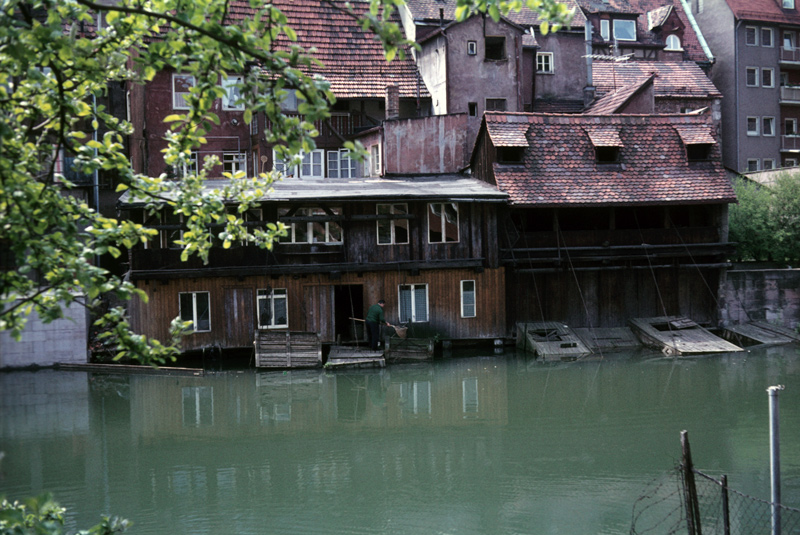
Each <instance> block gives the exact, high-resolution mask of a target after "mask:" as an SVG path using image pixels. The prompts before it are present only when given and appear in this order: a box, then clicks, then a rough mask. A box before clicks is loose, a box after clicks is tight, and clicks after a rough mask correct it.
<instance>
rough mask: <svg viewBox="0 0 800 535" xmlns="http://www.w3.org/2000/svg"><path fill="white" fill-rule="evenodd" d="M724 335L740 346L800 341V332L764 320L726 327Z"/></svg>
mask: <svg viewBox="0 0 800 535" xmlns="http://www.w3.org/2000/svg"><path fill="white" fill-rule="evenodd" d="M722 336H723V338H725V339H726V340H728V341H730V342H733V343H736V344H738V345H740V346H748V347H749V346H754V345H779V344H789V343H791V342H796V341H800V334H798V333H796V332H794V331H792V330H791V329H787V328H785V327H781V326H780V325H772V324H770V323H767V322H763V321H751V322H749V323H742V324H740V325H731V326H729V327H725V329H723V331H722Z"/></svg>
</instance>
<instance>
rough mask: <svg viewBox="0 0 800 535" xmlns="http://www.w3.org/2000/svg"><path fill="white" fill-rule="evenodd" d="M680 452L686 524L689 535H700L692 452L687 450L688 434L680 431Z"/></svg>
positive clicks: (698, 505)
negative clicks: (681, 453) (684, 491)
mask: <svg viewBox="0 0 800 535" xmlns="http://www.w3.org/2000/svg"><path fill="white" fill-rule="evenodd" d="M681 450H682V452H683V462H682V464H683V477H684V481H685V487H686V522H687V527H688V528H689V535H702V530H701V528H700V504H699V502H698V500H697V487H696V486H695V482H694V466H693V465H692V451H691V449H690V448H689V432H688V431H685V430H684V431H681Z"/></svg>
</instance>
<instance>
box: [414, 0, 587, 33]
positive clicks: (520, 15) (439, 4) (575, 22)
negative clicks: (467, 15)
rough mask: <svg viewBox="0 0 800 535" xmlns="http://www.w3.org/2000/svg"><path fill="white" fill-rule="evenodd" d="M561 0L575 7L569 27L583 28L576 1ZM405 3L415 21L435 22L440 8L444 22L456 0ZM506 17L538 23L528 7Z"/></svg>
mask: <svg viewBox="0 0 800 535" xmlns="http://www.w3.org/2000/svg"><path fill="white" fill-rule="evenodd" d="M563 2H564V3H565V4H566V5H567V7H570V8H574V9H575V15H574V16H573V18H572V26H571V27H572V28H573V29H581V28H583V27H584V26H585V25H586V18H585V17H584V15H583V13H582V12H581V10H580V9H578V3H577V2H576V1H575V0H563ZM406 5H407V6H408V9H409V11H411V14H412V16H413V17H414V20H416V21H428V22H437V21H438V20H439V10H440V9H441V10H443V17H444V21H445V22H451V21H453V20H455V18H456V0H406ZM507 18H508V19H509V20H510V21H511V22H513V23H514V24H518V25H520V26H522V27H523V28H528V27H529V26H538V25H539V16H538V15H537V14H536V13H535V12H533V11H531V10H530V9H528V8H522V9H521V10H520V11H513V10H512V11H511V12H510V13H509V14H508V16H507Z"/></svg>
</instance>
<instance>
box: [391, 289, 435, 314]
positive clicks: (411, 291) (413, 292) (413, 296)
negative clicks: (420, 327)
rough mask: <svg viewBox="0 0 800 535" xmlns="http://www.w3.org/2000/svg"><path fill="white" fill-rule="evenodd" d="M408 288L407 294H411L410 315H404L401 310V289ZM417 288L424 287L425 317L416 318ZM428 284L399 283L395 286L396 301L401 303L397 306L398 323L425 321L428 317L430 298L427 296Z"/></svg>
mask: <svg viewBox="0 0 800 535" xmlns="http://www.w3.org/2000/svg"><path fill="white" fill-rule="evenodd" d="M404 288H408V290H407V291H408V292H409V295H410V296H411V317H404V316H403V314H404V312H403V310H402V302H403V289H404ZM417 289H424V290H425V318H423V319H420V318H417V293H416V290H417ZM428 296H429V294H428V285H427V284H400V285H398V286H397V302H398V303H401V305H400V306H398V313H397V314H398V316H399V317H400V323H426V322H427V321H428V318H430V299H429V298H428Z"/></svg>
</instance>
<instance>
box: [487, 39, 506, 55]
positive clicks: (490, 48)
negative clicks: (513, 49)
mask: <svg viewBox="0 0 800 535" xmlns="http://www.w3.org/2000/svg"><path fill="white" fill-rule="evenodd" d="M486 59H487V60H493V61H497V60H502V59H506V38H505V37H503V36H499V37H491V36H489V37H486Z"/></svg>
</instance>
